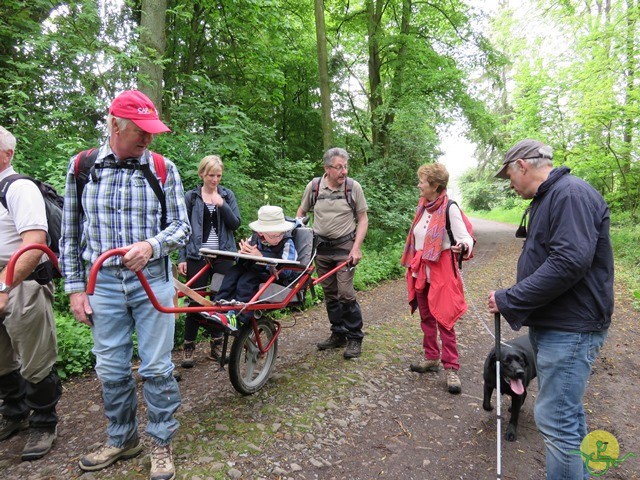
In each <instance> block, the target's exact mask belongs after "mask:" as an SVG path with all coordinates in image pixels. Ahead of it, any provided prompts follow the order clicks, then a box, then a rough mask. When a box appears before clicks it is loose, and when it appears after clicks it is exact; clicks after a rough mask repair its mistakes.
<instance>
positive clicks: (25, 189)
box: [0, 127, 62, 460]
mask: <svg viewBox="0 0 640 480" xmlns="http://www.w3.org/2000/svg"><path fill="white" fill-rule="evenodd" d="M15 147H16V138H15V137H14V136H13V135H12V134H11V133H10V132H9V131H8V130H6V129H5V128H3V127H0V180H4V179H5V178H7V177H8V176H9V175H13V174H15V173H16V172H15V170H14V169H13V167H12V166H11V161H12V159H13V154H14V151H15ZM5 199H6V201H7V208H5V207H4V205H2V204H0V399H2V404H1V405H0V413H1V414H2V418H0V440H4V439H6V438H9V437H10V436H11V435H13V434H14V433H15V432H18V431H20V430H23V429H25V428H29V438H28V440H27V443H26V445H25V447H24V450H23V451H22V460H36V459H38V458H41V457H43V456H45V455H46V454H47V453H48V452H49V451H50V450H51V447H52V445H53V442H54V441H55V440H56V436H57V424H58V416H57V414H56V405H57V404H58V401H59V400H60V397H61V395H62V384H61V383H60V378H59V377H58V373H57V371H56V367H55V363H56V360H57V359H58V344H57V341H56V324H55V318H54V315H53V283H52V282H48V283H46V284H44V285H41V284H40V283H39V282H38V281H36V280H34V279H32V278H30V275H31V273H32V272H33V271H34V268H36V266H37V265H38V263H39V262H40V261H41V258H43V255H42V252H41V251H40V250H31V251H28V252H25V253H24V254H23V255H22V256H20V258H19V259H18V261H17V262H16V269H15V271H14V276H13V280H12V284H11V285H7V284H6V275H7V270H6V268H5V267H6V266H7V263H9V259H10V257H11V255H12V254H13V253H14V252H15V251H16V250H18V249H20V248H22V247H25V246H27V245H32V244H41V245H46V243H47V242H46V236H47V216H46V211H45V204H44V199H43V198H42V194H41V193H40V190H39V189H38V187H37V186H36V184H35V183H33V182H32V181H31V180H27V179H18V180H14V181H13V183H11V184H10V186H9V187H8V188H7V189H6V196H5ZM44 258H46V257H44Z"/></svg>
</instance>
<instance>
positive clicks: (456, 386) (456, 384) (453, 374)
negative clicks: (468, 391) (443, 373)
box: [446, 368, 462, 393]
mask: <svg viewBox="0 0 640 480" xmlns="http://www.w3.org/2000/svg"><path fill="white" fill-rule="evenodd" d="M446 370H447V388H448V389H449V393H460V392H462V383H460V377H458V372H457V370H454V369H453V368H447V369H446Z"/></svg>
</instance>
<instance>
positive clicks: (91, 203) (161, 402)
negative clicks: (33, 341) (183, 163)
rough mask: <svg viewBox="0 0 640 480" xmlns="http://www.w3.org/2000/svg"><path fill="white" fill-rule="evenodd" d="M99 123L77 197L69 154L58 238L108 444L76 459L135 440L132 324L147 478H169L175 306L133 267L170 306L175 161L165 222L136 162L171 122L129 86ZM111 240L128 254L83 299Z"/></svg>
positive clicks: (119, 455)
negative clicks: (86, 333)
mask: <svg viewBox="0 0 640 480" xmlns="http://www.w3.org/2000/svg"><path fill="white" fill-rule="evenodd" d="M106 123H107V131H108V134H109V135H108V138H107V141H106V143H104V144H103V145H101V146H100V147H99V149H98V154H97V158H96V161H95V165H94V169H95V174H94V175H91V176H90V178H89V180H88V183H87V184H86V186H85V187H84V191H83V193H82V198H81V200H80V202H81V204H82V205H79V204H78V198H77V193H76V192H77V190H76V187H77V184H76V178H75V156H74V157H73V158H72V159H71V161H70V162H69V167H68V170H67V178H66V188H65V199H64V211H63V224H62V231H63V234H62V238H61V241H60V243H61V249H60V250H61V258H60V260H61V266H62V273H63V274H64V276H65V290H66V292H67V293H69V294H70V303H71V310H72V312H73V315H74V316H75V317H76V319H77V320H78V321H80V322H83V323H86V324H87V325H89V326H90V327H91V333H92V335H93V342H94V347H93V353H94V354H95V356H96V373H97V375H98V378H99V379H100V381H101V382H102V398H103V402H104V410H105V416H106V417H107V420H108V425H107V441H106V443H105V444H104V445H103V446H102V447H100V448H99V449H97V450H96V451H94V452H91V453H89V454H86V455H84V456H82V457H81V458H80V462H79V465H80V468H81V469H82V470H85V471H95V470H101V469H103V468H105V467H107V466H109V465H111V464H112V463H114V462H115V461H117V460H119V459H126V458H131V457H134V456H136V455H138V454H139V453H140V451H141V449H142V445H141V444H140V439H139V437H138V420H137V418H136V413H137V397H136V388H135V382H134V379H133V375H132V371H131V357H132V355H133V340H132V334H133V331H134V330H135V331H136V333H137V340H138V354H139V356H140V360H141V363H140V367H139V370H138V373H139V374H140V376H141V377H142V378H144V379H145V382H144V387H143V389H144V398H145V400H146V403H147V416H148V423H147V427H146V433H147V435H148V436H149V437H150V439H151V442H150V445H151V475H150V478H151V480H167V479H172V478H175V466H174V463H173V455H172V450H171V440H172V438H173V437H174V435H175V434H176V432H177V430H178V421H177V420H176V418H175V416H174V413H175V411H176V410H177V409H178V407H179V406H180V403H181V397H180V391H179V389H178V384H177V382H176V380H175V378H174V377H173V375H172V372H173V368H174V365H173V363H172V361H171V349H172V347H173V338H174V321H175V320H174V316H173V314H167V313H161V312H159V311H158V310H156V309H155V308H154V307H153V305H152V304H151V302H149V298H148V296H147V294H146V293H145V291H144V289H143V288H142V285H141V284H140V282H139V280H138V278H137V276H136V272H138V271H140V270H142V271H143V273H144V275H145V277H146V278H147V280H148V281H149V285H150V287H151V288H152V290H153V292H154V294H155V296H156V297H157V299H158V301H159V302H160V303H161V304H162V305H164V306H167V307H171V306H173V296H174V294H175V287H174V284H173V278H172V275H171V274H168V273H167V269H168V268H169V258H168V255H169V253H170V252H171V251H173V250H177V249H179V248H180V247H182V246H184V245H185V243H186V242H187V239H188V237H189V234H190V233H191V227H190V225H189V220H188V217H187V209H186V206H185V203H184V191H183V188H182V182H181V180H180V176H179V174H178V170H177V168H176V166H175V165H174V164H173V163H172V162H171V161H169V160H167V159H164V160H165V162H166V170H167V177H166V180H165V182H164V185H163V190H164V195H165V198H166V228H164V229H162V227H161V217H162V216H161V207H160V202H159V201H158V198H157V196H156V194H155V193H154V191H153V189H152V188H151V186H150V184H149V182H148V180H147V179H146V178H145V176H144V173H143V171H142V170H141V166H144V164H148V165H149V167H150V168H151V170H152V172H154V174H156V173H155V165H154V162H153V159H152V155H151V153H150V152H149V150H148V147H149V144H150V143H151V141H152V140H153V138H154V135H155V134H158V133H163V132H168V131H170V130H169V128H167V126H166V125H164V123H162V122H161V121H160V119H159V118H158V113H157V111H156V108H155V106H154V105H153V103H152V102H151V100H149V98H148V97H147V96H146V95H144V94H143V93H141V92H139V91H137V90H128V91H125V92H124V93H122V94H120V95H119V96H117V97H116V98H115V99H114V100H113V102H112V103H111V106H110V108H109V114H108V116H107V119H106ZM156 176H157V174H156ZM80 208H82V210H79V209H80ZM81 212H83V213H81ZM114 248H122V249H125V250H127V253H126V255H124V256H122V257H121V256H114V257H111V258H109V259H107V260H106V261H105V262H104V264H103V267H102V268H101V270H100V272H99V274H98V279H97V284H96V289H95V293H94V295H93V296H91V298H89V297H88V296H87V295H86V293H85V288H86V276H87V272H88V271H89V269H90V268H91V266H92V264H93V263H94V262H95V261H96V259H97V258H98V256H99V255H100V254H102V253H104V252H106V251H107V250H111V249H114Z"/></svg>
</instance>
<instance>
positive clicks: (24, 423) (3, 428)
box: [0, 417, 29, 440]
mask: <svg viewBox="0 0 640 480" xmlns="http://www.w3.org/2000/svg"><path fill="white" fill-rule="evenodd" d="M26 428H29V419H27V418H25V419H23V420H12V419H10V418H5V417H2V419H0V440H4V439H6V438H9V437H10V436H11V435H13V434H14V433H16V432H19V431H20V430H24V429H26Z"/></svg>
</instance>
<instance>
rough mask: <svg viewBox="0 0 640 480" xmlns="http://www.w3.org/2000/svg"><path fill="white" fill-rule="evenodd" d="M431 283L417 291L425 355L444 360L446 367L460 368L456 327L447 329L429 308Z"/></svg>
mask: <svg viewBox="0 0 640 480" xmlns="http://www.w3.org/2000/svg"><path fill="white" fill-rule="evenodd" d="M428 295H429V284H428V283H427V286H426V287H425V289H424V290H423V291H422V292H418V291H416V300H417V301H418V312H419V313H420V327H421V328H422V332H423V333H424V338H423V340H422V346H423V347H424V356H425V358H426V359H427V360H438V359H441V360H442V365H443V366H444V368H453V369H454V370H458V369H459V368H460V363H459V355H458V345H457V344H456V331H455V329H454V327H451V330H447V329H446V328H445V327H443V326H442V325H440V324H439V323H438V321H437V320H436V319H435V317H434V316H433V315H431V311H430V310H429V302H428V300H427V296H428ZM438 332H440V342H441V343H442V355H440V347H439V345H438Z"/></svg>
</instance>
